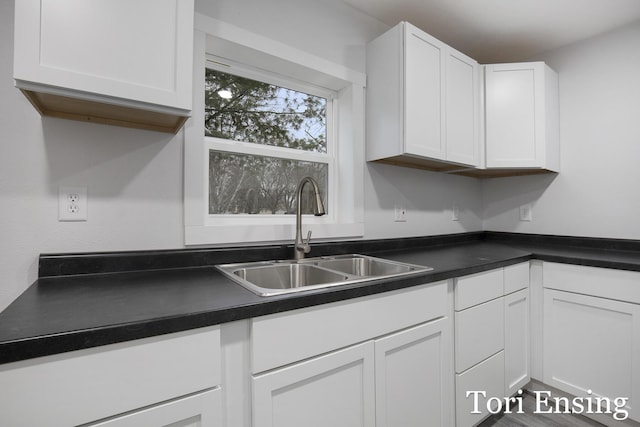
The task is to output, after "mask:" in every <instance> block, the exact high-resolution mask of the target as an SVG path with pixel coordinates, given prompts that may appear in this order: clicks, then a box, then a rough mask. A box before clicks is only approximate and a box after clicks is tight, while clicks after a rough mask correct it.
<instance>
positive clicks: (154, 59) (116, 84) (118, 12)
mask: <svg viewBox="0 0 640 427" xmlns="http://www.w3.org/2000/svg"><path fill="white" fill-rule="evenodd" d="M193 20H194V2H193V0H134V1H131V0H92V1H90V2H87V1H85V0H20V1H17V2H16V5H15V46H14V78H15V82H16V86H17V87H18V88H20V89H21V90H22V91H23V92H24V93H25V95H26V96H27V98H28V99H29V100H30V101H31V103H32V104H33V105H34V106H35V107H36V109H37V110H38V111H39V112H40V113H41V114H43V115H51V116H55V117H61V118H68V119H75V120H84V121H95V122H99V123H106V124H115V125H121V126H129V127H139V128H146V129H154V130H161V131H167V132H177V130H178V129H179V128H180V127H181V126H182V124H183V123H184V121H185V120H186V118H187V117H188V116H189V114H190V111H191V108H192V99H191V98H192V91H193V89H192V78H193V77H192V70H193V59H192V58H193Z"/></svg>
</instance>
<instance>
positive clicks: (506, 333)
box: [454, 262, 531, 427]
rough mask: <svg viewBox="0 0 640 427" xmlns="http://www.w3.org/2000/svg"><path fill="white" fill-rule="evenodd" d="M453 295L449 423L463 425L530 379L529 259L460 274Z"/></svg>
mask: <svg viewBox="0 0 640 427" xmlns="http://www.w3.org/2000/svg"><path fill="white" fill-rule="evenodd" d="M454 294H455V298H456V300H455V309H456V312H455V372H456V380H455V386H456V393H455V394H456V423H455V425H456V426H457V427H468V426H473V425H476V424H478V423H479V422H481V421H482V420H483V419H484V418H486V417H487V416H489V415H490V414H491V413H492V412H494V411H495V410H496V409H497V405H498V403H497V402H504V399H505V398H506V397H509V396H512V395H514V394H516V393H517V392H518V390H519V389H520V388H521V387H522V386H524V385H525V384H527V383H528V382H529V380H530V379H531V378H530V373H529V372H530V371H529V366H530V363H529V360H530V357H529V341H530V340H529V336H530V332H529V263H528V262H525V263H520V264H515V265H512V266H508V267H504V268H499V269H495V270H489V271H485V272H482V273H477V274H472V275H469V276H464V277H460V278H458V279H456V280H455V291H454ZM487 402H490V403H493V405H491V406H489V407H487Z"/></svg>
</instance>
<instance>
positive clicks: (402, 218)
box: [393, 205, 407, 222]
mask: <svg viewBox="0 0 640 427" xmlns="http://www.w3.org/2000/svg"><path fill="white" fill-rule="evenodd" d="M394 210H395V216H394V219H393V220H394V221H395V222H406V221H407V208H405V207H404V205H395V206H394Z"/></svg>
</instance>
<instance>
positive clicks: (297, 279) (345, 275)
mask: <svg viewBox="0 0 640 427" xmlns="http://www.w3.org/2000/svg"><path fill="white" fill-rule="evenodd" d="M216 267H217V268H218V269H219V270H220V271H221V272H222V273H224V274H225V275H227V276H228V277H229V278H231V279H232V280H234V281H235V282H237V283H239V284H240V285H242V286H244V287H245V288H247V289H249V290H250V291H252V292H254V293H256V294H258V295H261V296H269V295H278V294H286V293H291V292H300V291H306V290H311V289H319V288H326V287H334V286H340V285H346V284H352V283H359V282H364V281H369V280H375V279H382V278H389V277H398V276H405V275H409V274H415V273H420V272H425V271H429V270H433V268H431V267H424V266H420V265H413V264H406V263H403V262H397V261H390V260H386V259H381V258H375V257H371V256H367V255H337V256H328V257H317V258H305V259H302V260H297V261H296V260H284V261H260V262H249V263H237V264H221V265H217V266H216Z"/></svg>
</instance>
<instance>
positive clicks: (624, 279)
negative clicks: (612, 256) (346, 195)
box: [543, 262, 640, 304]
mask: <svg viewBox="0 0 640 427" xmlns="http://www.w3.org/2000/svg"><path fill="white" fill-rule="evenodd" d="M543 281H544V282H543V284H544V287H545V288H551V289H557V290H559V291H567V292H575V293H578V294H584V295H592V296H596V297H603V298H609V299H615V300H619V301H626V302H631V303H634V304H640V272H637V271H624V270H614V269H610V268H600V267H585V266H580V265H570V264H558V263H554V262H545V263H544V264H543Z"/></svg>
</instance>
